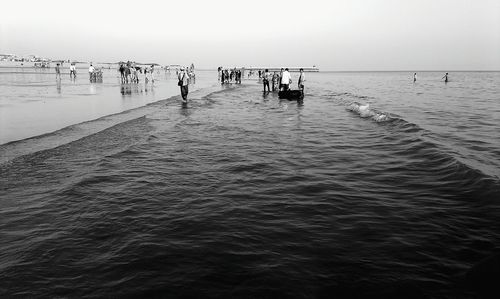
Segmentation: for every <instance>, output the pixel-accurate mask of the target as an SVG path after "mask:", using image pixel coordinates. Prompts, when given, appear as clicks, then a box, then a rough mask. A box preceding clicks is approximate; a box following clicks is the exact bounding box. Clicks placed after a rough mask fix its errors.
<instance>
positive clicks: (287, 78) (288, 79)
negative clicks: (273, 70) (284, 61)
mask: <svg viewBox="0 0 500 299" xmlns="http://www.w3.org/2000/svg"><path fill="white" fill-rule="evenodd" d="M290 84H292V76H291V75H290V73H289V72H288V68H286V69H285V71H284V72H283V74H282V75H281V87H282V88H283V91H287V90H288V88H289V86H290Z"/></svg>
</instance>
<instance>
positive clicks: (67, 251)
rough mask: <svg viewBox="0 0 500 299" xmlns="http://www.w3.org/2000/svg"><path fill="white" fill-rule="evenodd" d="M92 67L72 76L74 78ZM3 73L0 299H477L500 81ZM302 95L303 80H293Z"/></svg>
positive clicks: (474, 75)
mask: <svg viewBox="0 0 500 299" xmlns="http://www.w3.org/2000/svg"><path fill="white" fill-rule="evenodd" d="M84 76H85V77H84ZM442 76H443V72H420V73H419V74H418V80H417V82H415V83H414V82H413V80H412V78H413V74H412V73H410V72H332V73H328V72H319V73H307V74H306V80H307V81H306V89H305V98H304V100H303V101H302V102H297V101H288V100H280V99H278V96H277V94H275V93H269V94H263V92H262V86H261V85H260V84H259V83H258V81H257V80H256V79H255V78H251V79H246V78H245V80H243V83H242V84H241V85H239V84H229V85H223V86H221V85H220V84H218V82H217V74H216V72H211V71H206V72H198V75H197V78H198V79H197V83H196V84H195V85H193V86H192V87H191V89H192V90H193V91H192V92H191V93H190V94H189V104H188V105H187V107H182V106H181V104H180V98H179V95H178V93H179V92H178V87H177V86H176V80H175V78H174V77H175V75H174V74H172V75H168V74H164V73H162V74H159V75H158V79H157V81H156V82H155V83H154V85H151V84H149V85H147V84H146V85H145V84H144V82H141V83H139V84H138V85H135V84H125V85H123V84H120V83H119V80H118V78H117V75H116V72H115V71H113V70H110V71H108V72H107V73H106V75H105V78H104V82H103V83H94V84H90V83H88V81H87V78H86V74H82V77H78V78H77V80H76V82H72V81H70V80H69V78H66V77H63V80H62V83H61V84H57V83H56V81H55V77H54V74H53V73H51V72H50V71H45V72H39V73H34V74H33V73H30V74H19V73H18V72H16V71H12V70H10V71H5V70H4V71H0V91H1V95H0V109H1V110H0V111H1V113H0V116H1V121H0V124H1V130H0V132H1V138H2V142H1V143H3V144H1V145H0V240H1V241H0V297H2V298H8V297H19V298H25V297H28V298H124V297H125V298H126V297H130V298H193V297H195V298H283V297H287V298H380V297H382V298H480V297H481V296H484V293H483V294H482V292H483V291H484V288H482V287H481V288H478V287H477V285H474V284H473V283H471V282H470V281H468V280H467V279H468V276H467V273H468V271H469V270H470V269H471V267H473V266H474V265H476V264H477V263H478V262H480V261H481V260H483V259H484V258H487V257H489V256H491V255H492V254H494V253H495V252H497V251H498V248H499V247H500V99H499V95H500V73H499V72H451V73H450V82H448V83H444V82H443V81H441V80H440V79H441V77H442ZM292 77H293V80H294V81H295V82H294V83H293V84H292V85H295V84H296V80H297V77H298V76H297V74H292Z"/></svg>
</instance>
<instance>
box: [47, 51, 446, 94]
mask: <svg viewBox="0 0 500 299" xmlns="http://www.w3.org/2000/svg"><path fill="white" fill-rule="evenodd" d="M55 71H56V79H57V80H60V79H61V65H60V64H59V63H57V65H56V67H55ZM69 71H70V73H69V75H70V78H71V79H72V80H74V79H76V65H75V63H74V62H73V63H71V64H70V67H69ZM118 71H119V73H120V81H121V83H122V84H129V83H135V84H137V83H139V81H140V74H144V82H145V83H148V82H149V81H151V82H152V83H154V81H155V76H154V72H155V65H154V64H152V65H150V66H149V65H146V66H144V65H143V66H138V65H137V64H136V63H135V62H131V61H127V62H126V63H124V62H121V63H120V64H119V68H118ZM166 71H170V70H169V69H168V68H166ZM217 73H218V81H219V82H221V83H222V84H229V83H237V84H241V79H242V76H243V70H242V69H237V68H233V69H227V68H226V69H224V68H223V67H218V68H217ZM251 75H253V71H252V70H249V73H248V77H249V78H250V76H251ZM258 76H259V82H262V85H263V89H264V90H263V91H264V93H266V92H267V93H268V92H271V91H273V92H275V91H278V92H279V93H280V96H281V93H287V92H288V91H291V88H290V86H291V84H292V76H291V74H290V71H289V69H288V68H281V70H280V72H279V73H278V72H276V71H275V72H272V73H271V72H269V69H265V70H258ZM177 79H178V83H177V85H178V86H179V87H180V91H181V97H182V102H183V103H187V96H188V93H189V85H190V84H194V83H195V80H196V75H195V73H194V66H193V65H191V67H180V68H179V69H178V70H177ZM443 79H444V82H445V83H447V82H448V81H449V79H448V73H446V74H445V75H444V76H443V77H442V78H441V80H443ZM89 80H90V82H102V70H101V69H97V68H95V67H94V66H93V65H92V63H90V66H89ZM305 81H306V80H305V74H304V69H302V68H301V69H300V70H299V77H298V80H297V88H298V91H299V92H300V94H301V96H302V97H303V96H304V87H305ZM416 81H417V73H414V74H413V82H416ZM293 92H297V91H293Z"/></svg>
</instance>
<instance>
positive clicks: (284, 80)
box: [259, 68, 305, 95]
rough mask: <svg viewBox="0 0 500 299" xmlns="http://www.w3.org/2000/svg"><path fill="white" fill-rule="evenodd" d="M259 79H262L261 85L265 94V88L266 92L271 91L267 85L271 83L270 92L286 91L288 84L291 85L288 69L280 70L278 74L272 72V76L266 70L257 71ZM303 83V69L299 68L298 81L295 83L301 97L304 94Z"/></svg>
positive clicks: (288, 87)
mask: <svg viewBox="0 0 500 299" xmlns="http://www.w3.org/2000/svg"><path fill="white" fill-rule="evenodd" d="M259 77H261V78H262V84H263V85H264V92H266V87H267V92H270V91H271V88H270V87H269V86H270V84H269V83H272V84H271V86H272V91H288V90H289V89H290V84H292V75H290V72H289V71H288V68H285V69H283V68H282V69H281V71H280V72H279V74H278V73H276V72H273V74H271V73H270V72H269V70H268V69H266V70H265V71H264V72H260V71H259ZM304 82H305V75H304V69H302V68H301V69H300V74H299V80H298V81H297V87H298V89H299V90H300V91H301V92H302V95H303V94H304Z"/></svg>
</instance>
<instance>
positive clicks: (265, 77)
mask: <svg viewBox="0 0 500 299" xmlns="http://www.w3.org/2000/svg"><path fill="white" fill-rule="evenodd" d="M269 76H270V74H269V70H268V69H266V70H265V71H264V74H263V75H262V83H263V84H264V92H266V86H267V92H269V91H271V89H270V88H269Z"/></svg>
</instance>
